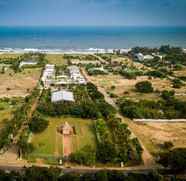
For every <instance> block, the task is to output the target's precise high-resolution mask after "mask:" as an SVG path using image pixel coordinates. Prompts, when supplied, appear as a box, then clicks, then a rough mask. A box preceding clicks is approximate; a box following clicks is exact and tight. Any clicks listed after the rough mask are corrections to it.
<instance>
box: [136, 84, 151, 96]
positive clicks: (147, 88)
mask: <svg viewBox="0 0 186 181" xmlns="http://www.w3.org/2000/svg"><path fill="white" fill-rule="evenodd" d="M135 87H136V90H137V91H138V92H141V93H150V92H153V87H152V83H151V82H149V81H141V82H138V83H136V85H135Z"/></svg>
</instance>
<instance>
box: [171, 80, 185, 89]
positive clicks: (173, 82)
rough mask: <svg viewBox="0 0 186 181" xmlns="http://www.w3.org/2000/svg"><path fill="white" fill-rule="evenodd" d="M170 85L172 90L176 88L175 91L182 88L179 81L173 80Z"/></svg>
mask: <svg viewBox="0 0 186 181" xmlns="http://www.w3.org/2000/svg"><path fill="white" fill-rule="evenodd" d="M172 84H173V88H176V89H179V88H181V87H182V86H183V83H182V81H181V80H180V79H174V80H173V81H172Z"/></svg>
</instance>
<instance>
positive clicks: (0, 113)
mask: <svg viewBox="0 0 186 181" xmlns="http://www.w3.org/2000/svg"><path fill="white" fill-rule="evenodd" d="M21 102H22V100H21V98H16V104H15V103H14V105H12V104H11V100H10V101H9V102H8V101H3V100H0V129H1V128H2V127H3V125H4V123H5V122H4V120H6V119H7V120H10V119H11V117H12V115H13V114H12V112H13V111H14V110H15V109H16V108H17V106H19V105H20V104H21Z"/></svg>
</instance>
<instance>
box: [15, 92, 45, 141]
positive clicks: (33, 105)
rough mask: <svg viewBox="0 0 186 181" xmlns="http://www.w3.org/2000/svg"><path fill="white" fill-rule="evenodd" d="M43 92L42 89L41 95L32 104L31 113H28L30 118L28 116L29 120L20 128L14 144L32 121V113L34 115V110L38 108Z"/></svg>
mask: <svg viewBox="0 0 186 181" xmlns="http://www.w3.org/2000/svg"><path fill="white" fill-rule="evenodd" d="M41 94H42V90H40V92H39V95H38V96H37V97H36V99H35V101H34V102H33V104H32V106H31V109H30V111H29V113H28V118H27V120H25V122H23V123H22V125H21V128H20V129H19V131H18V133H17V135H16V136H15V137H14V140H13V143H14V144H16V143H17V141H18V140H19V138H20V136H21V134H22V132H23V131H24V130H25V129H26V128H27V127H28V122H29V121H30V119H31V117H32V115H33V113H34V111H35V110H36V108H37V104H38V102H39V99H40V97H41Z"/></svg>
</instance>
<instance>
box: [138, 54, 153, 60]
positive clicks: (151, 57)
mask: <svg viewBox="0 0 186 181" xmlns="http://www.w3.org/2000/svg"><path fill="white" fill-rule="evenodd" d="M136 58H137V59H138V60H139V61H143V60H152V59H153V58H154V56H152V55H143V54H142V53H137V54H136Z"/></svg>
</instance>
